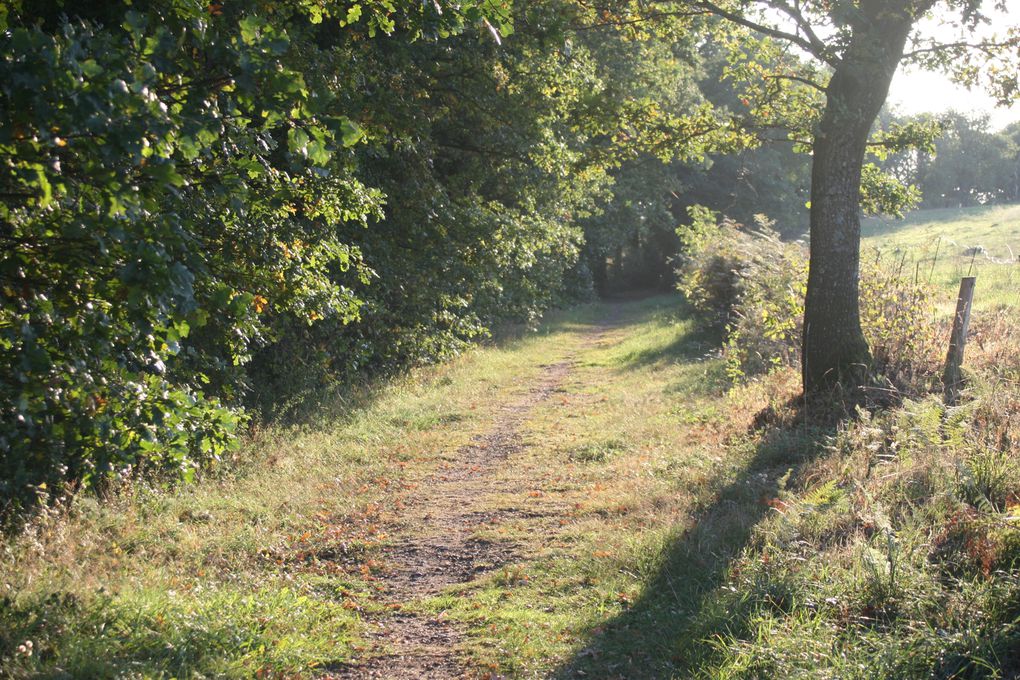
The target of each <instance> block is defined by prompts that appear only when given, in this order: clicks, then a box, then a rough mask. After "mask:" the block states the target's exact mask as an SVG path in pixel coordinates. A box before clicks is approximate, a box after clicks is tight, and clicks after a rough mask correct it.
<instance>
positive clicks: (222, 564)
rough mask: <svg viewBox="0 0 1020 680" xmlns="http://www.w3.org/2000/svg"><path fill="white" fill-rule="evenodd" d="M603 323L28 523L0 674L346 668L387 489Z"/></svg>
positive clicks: (519, 344) (18, 547)
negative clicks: (193, 473) (215, 467)
mask: <svg viewBox="0 0 1020 680" xmlns="http://www.w3.org/2000/svg"><path fill="white" fill-rule="evenodd" d="M599 312H600V310H596V309H595V308H593V307H580V308H577V309H575V310H572V311H571V312H569V313H564V314H561V315H559V316H558V317H557V318H556V319H554V320H552V321H550V322H549V323H547V324H546V325H545V326H544V327H543V329H542V330H541V332H540V333H537V334H531V335H529V336H527V337H525V338H523V339H520V340H516V341H512V342H509V343H506V344H504V345H502V346H497V345H494V346H491V347H480V348H477V349H475V350H473V351H470V352H468V353H466V355H465V356H463V357H461V358H460V359H457V360H454V361H452V362H450V363H448V364H446V365H444V366H440V367H435V368H431V369H428V370H422V371H418V372H415V373H413V374H412V375H409V376H407V377H406V378H404V379H400V380H396V381H394V382H392V383H390V384H388V385H382V386H377V387H375V388H373V389H366V390H364V392H363V393H362V394H360V395H352V397H351V398H350V399H349V400H348V402H347V403H346V404H340V405H338V406H337V408H335V409H325V410H324V411H323V412H322V413H321V414H320V417H319V419H318V420H317V421H316V422H313V423H310V424H307V425H304V426H301V427H288V428H284V427H275V426H274V427H268V428H266V429H264V430H262V431H259V432H255V433H253V434H252V435H251V436H250V437H249V438H248V439H247V441H246V442H245V443H244V445H243V447H242V451H241V452H240V454H239V456H238V458H237V460H235V461H233V462H232V464H231V466H230V467H229V468H228V469H227V470H224V471H222V472H221V473H219V474H218V475H212V476H208V477H207V478H206V479H203V480H201V481H200V482H199V483H197V484H195V485H193V486H190V487H185V488H182V489H179V490H176V491H175V490H162V489H154V488H149V487H146V486H144V485H141V484H139V485H133V486H125V487H123V488H121V489H116V490H113V491H112V492H111V493H110V494H109V495H108V497H106V498H104V499H103V500H101V501H100V500H97V499H95V498H92V497H88V496H82V497H79V498H75V499H74V500H73V502H68V503H65V504H63V505H62V506H61V507H58V508H55V509H53V510H51V511H48V512H46V513H44V514H43V515H41V516H39V517H37V518H36V519H35V520H34V521H33V522H31V523H30V525H29V526H28V527H26V529H25V531H24V532H22V533H21V534H19V535H17V536H14V537H9V538H7V539H6V540H5V541H4V543H3V545H2V552H0V588H2V590H0V670H2V672H0V675H3V676H4V677H15V678H17V677H36V676H39V675H42V676H61V675H64V676H69V677H114V676H123V675H125V674H131V675H133V676H137V677H252V676H253V675H256V674H258V673H260V672H261V673H263V674H268V675H269V676H272V677H276V676H282V677H292V676H304V675H313V674H314V673H315V672H316V670H315V669H321V668H324V667H331V666H335V665H336V664H339V663H342V662H344V661H347V660H349V659H350V658H351V655H352V653H353V651H354V649H355V646H356V645H358V644H361V643H359V641H358V640H359V636H360V634H361V633H362V632H363V631H362V630H361V625H362V624H361V622H360V617H359V612H361V611H366V610H372V609H373V608H375V607H378V606H379V604H378V603H377V602H376V601H375V599H374V589H373V582H372V581H371V580H370V578H369V577H370V576H371V571H372V564H373V562H372V559H373V556H375V555H377V554H378V552H379V549H380V547H381V546H382V545H384V544H385V542H386V540H387V538H386V536H385V534H384V533H383V532H382V531H380V530H379V526H380V525H382V524H384V523H385V522H386V521H387V519H388V517H389V516H390V515H391V513H392V508H389V507H388V505H387V503H386V501H387V498H388V496H389V494H390V491H391V490H392V489H397V488H399V487H400V486H401V485H404V484H414V483H417V482H420V481H421V479H423V478H424V477H426V476H427V475H428V474H429V472H430V471H431V470H433V469H435V467H436V465H438V464H439V463H440V462H441V461H442V460H443V459H444V458H446V457H448V456H449V455H451V454H452V452H453V451H455V450H456V449H457V448H459V447H460V446H462V445H464V444H465V443H467V442H468V441H470V439H471V437H472V436H473V435H474V434H476V433H477V432H478V431H479V430H480V428H485V427H487V423H488V422H489V421H491V419H492V417H494V414H495V412H496V411H495V409H498V407H499V406H500V404H502V403H504V402H505V401H507V400H511V399H512V398H513V395H515V394H518V393H520V392H521V391H522V390H525V389H527V385H528V382H529V380H530V379H531V378H532V377H533V376H535V375H537V374H538V373H539V372H540V371H541V370H542V369H541V366H542V364H543V363H545V362H546V361H548V360H549V358H550V357H551V356H552V357H555V356H556V355H557V353H558V352H560V351H562V350H561V345H562V344H563V342H564V339H565V338H572V337H575V336H576V331H577V330H578V329H584V328H587V325H586V324H587V323H589V322H590V319H591V317H592V316H593V315H595V314H598V313H599ZM351 403H354V404H358V405H357V406H351V405H350V404H351Z"/></svg>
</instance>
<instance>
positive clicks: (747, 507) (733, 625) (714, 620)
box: [552, 403, 836, 680]
mask: <svg viewBox="0 0 1020 680" xmlns="http://www.w3.org/2000/svg"><path fill="white" fill-rule="evenodd" d="M788 406H790V407H792V408H793V409H794V417H793V418H790V419H788V420H787V422H789V423H792V424H789V425H786V426H783V427H777V428H776V429H773V430H771V432H769V433H768V434H767V435H765V436H764V437H763V439H762V440H761V441H760V442H759V443H758V445H757V446H756V448H755V450H754V451H753V453H752V454H751V456H750V458H749V460H748V461H747V463H746V465H744V466H743V467H742V468H741V469H740V470H739V471H738V473H737V474H736V476H735V477H733V478H730V479H728V480H726V481H722V480H721V481H720V488H719V490H718V492H717V493H715V494H714V495H713V497H712V500H711V501H710V502H708V503H707V504H706V505H705V506H704V507H702V508H701V509H700V512H698V519H697V521H696V522H695V523H694V524H693V526H691V527H689V528H687V529H685V530H683V531H682V532H681V533H678V534H677V536H676V537H675V539H674V540H673V541H672V543H671V544H670V545H669V546H668V547H667V548H666V549H665V551H664V552H663V555H662V561H661V564H660V565H659V567H658V569H657V572H656V573H655V575H654V576H653V577H652V578H651V579H649V580H648V581H647V582H646V584H645V587H644V590H643V591H642V594H641V595H640V597H639V598H638V599H637V600H636V601H635V602H634V603H633V604H632V605H631V606H630V607H629V608H628V609H627V610H626V611H624V612H623V613H621V614H619V615H618V616H616V617H615V618H613V619H611V620H609V621H608V622H606V623H605V624H603V625H601V626H599V627H598V628H596V629H595V630H594V631H592V633H591V637H590V639H589V641H588V644H587V645H586V646H585V647H584V648H583V649H582V650H581V651H580V652H578V653H577V654H575V656H574V657H573V658H572V659H570V660H569V661H568V662H567V663H565V664H564V665H563V666H561V667H560V668H559V669H557V670H556V671H555V672H554V674H553V676H552V677H555V678H562V679H566V678H606V679H615V678H620V679H623V678H626V679H627V680H636V679H641V678H648V679H649V680H651V679H655V680H662V679H665V678H672V677H675V678H690V677H694V676H696V675H697V674H698V673H699V671H702V670H704V669H706V668H708V667H711V665H712V661H713V655H714V654H715V651H714V648H713V647H712V645H711V644H710V641H711V640H712V639H713V638H716V637H718V636H723V635H739V634H741V632H742V630H743V629H744V628H746V626H747V621H748V619H749V616H750V615H751V613H752V612H753V611H754V610H755V609H756V608H757V607H759V606H763V603H764V604H767V606H777V603H780V605H779V606H781V602H782V599H783V598H782V593H780V592H776V593H773V592H768V588H769V587H770V586H768V585H766V586H765V587H764V588H763V590H762V592H761V593H754V594H752V596H751V597H750V598H749V599H748V600H746V601H742V602H741V604H740V607H739V610H732V609H729V610H728V609H727V608H726V607H725V606H724V605H723V604H721V599H720V598H719V594H721V593H722V592H723V589H725V588H726V587H727V585H728V584H727V579H728V576H729V571H730V566H731V565H732V563H733V561H734V560H735V559H736V558H738V557H739V556H740V554H741V551H742V550H743V549H744V547H745V546H747V545H748V541H749V540H750V539H751V536H752V532H753V530H754V527H755V526H756V525H757V524H758V523H759V522H761V521H762V519H764V518H765V516H766V514H767V513H768V512H771V508H770V506H769V505H768V502H767V501H769V500H770V499H772V498H774V497H775V496H776V493H777V491H778V488H779V480H780V479H781V478H782V477H784V476H785V475H786V474H787V473H788V472H789V471H790V470H791V469H792V470H793V475H792V477H794V479H793V480H791V481H795V477H796V474H797V470H798V469H802V468H803V464H804V463H806V462H808V461H810V460H811V459H812V458H814V457H815V456H816V455H818V453H819V452H820V451H821V442H823V441H824V439H825V436H826V435H827V434H831V433H832V432H834V431H835V427H836V421H835V420H830V421H828V422H823V423H814V422H812V423H808V422H806V421H805V418H804V416H803V412H802V411H803V408H802V406H801V405H800V404H795V403H791V404H790V405H788ZM759 596H760V597H759ZM756 598H757V599H759V600H760V601H758V602H756V601H754V600H755V599H756Z"/></svg>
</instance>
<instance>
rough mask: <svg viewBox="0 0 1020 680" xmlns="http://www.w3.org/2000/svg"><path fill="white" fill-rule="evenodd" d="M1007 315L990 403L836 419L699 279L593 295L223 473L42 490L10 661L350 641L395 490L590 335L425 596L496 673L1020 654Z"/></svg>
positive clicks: (0, 610)
mask: <svg viewBox="0 0 1020 680" xmlns="http://www.w3.org/2000/svg"><path fill="white" fill-rule="evenodd" d="M605 318H613V319H614V320H615V322H614V325H613V326H611V327H610V328H608V330H606V331H605V332H604V333H603V334H601V335H600V336H598V338H599V339H598V340H597V341H593V340H592V337H593V336H592V335H591V333H592V330H593V328H596V327H597V326H596V324H597V323H598V322H599V321H600V320H602V319H605ZM989 318H992V319H993V320H994V323H991V322H989V321H987V320H979V321H978V323H977V324H976V326H975V328H976V331H977V335H976V337H975V339H974V341H973V343H972V351H971V350H969V351H971V354H970V355H969V356H970V360H969V365H970V368H971V387H970V390H969V392H968V401H967V403H966V404H964V405H963V406H960V407H958V408H955V409H946V408H945V407H944V406H942V405H941V403H940V401H939V400H938V399H936V398H926V397H918V398H917V399H915V400H913V401H907V402H906V403H904V404H903V405H902V406H899V407H895V408H890V409H888V410H886V411H882V412H876V413H874V414H868V413H866V412H861V413H860V414H859V415H858V417H857V418H856V419H854V420H850V421H844V422H842V423H837V422H831V421H826V420H824V419H819V418H817V417H813V416H812V415H811V414H810V413H805V412H804V410H803V408H802V407H801V406H800V405H798V403H797V402H796V401H794V400H793V397H794V396H795V395H796V393H797V390H798V379H797V376H796V375H795V374H794V373H793V372H792V371H790V370H788V369H780V370H777V371H774V372H773V373H771V374H770V375H769V376H767V377H766V378H764V379H761V380H758V381H754V382H750V383H748V384H744V385H740V386H737V387H733V386H732V385H731V384H730V382H729V380H728V378H727V376H726V372H725V366H724V365H723V360H722V359H720V358H719V357H718V352H717V350H716V348H715V344H716V342H717V339H713V338H712V337H711V336H707V335H705V334H704V333H702V332H700V331H699V330H698V328H697V327H696V326H695V324H694V323H693V321H692V320H691V318H690V316H689V311H688V310H687V309H686V308H685V307H684V305H683V304H682V303H681V302H680V301H679V300H678V299H677V298H676V297H675V296H660V297H656V298H649V299H646V300H642V301H637V302H629V303H616V304H609V305H589V306H585V307H581V308H578V309H575V310H571V311H570V312H567V313H564V314H561V315H559V316H557V317H556V318H554V319H552V320H550V322H548V323H547V324H545V325H544V326H543V327H542V328H541V329H540V331H539V332H538V333H535V334H530V335H527V336H525V337H523V338H521V339H518V340H513V341H509V342H506V343H503V344H500V345H494V346H490V347H483V348H477V349H475V350H472V351H470V352H468V353H466V354H465V355H464V356H463V357H461V358H459V359H457V360H455V361H453V362H451V363H449V364H447V365H444V366H440V367H434V368H430V369H428V370H423V371H420V372H418V373H416V374H414V375H411V376H408V377H407V378H406V379H403V380H399V381H396V382H394V383H392V384H390V385H387V386H382V387H379V388H377V389H375V390H369V391H366V393H365V394H364V395H361V398H360V399H358V400H357V404H358V405H357V406H351V405H350V404H348V405H346V406H343V407H340V408H337V409H336V410H334V411H332V412H326V413H323V414H322V418H321V420H320V421H319V422H317V423H313V424H310V425H307V426H304V427H302V428H290V429H285V428H276V427H271V428H267V429H266V430H264V431H262V432H258V433H254V434H253V436H252V438H251V441H250V442H249V443H247V444H246V446H245V450H244V452H243V454H242V459H241V460H239V461H237V462H236V463H235V467H234V469H233V470H234V471H233V472H231V473H229V474H228V473H224V474H221V475H220V476H219V477H209V478H206V479H204V480H202V481H201V482H200V483H198V484H196V485H194V486H192V487H189V488H186V489H181V490H178V491H168V490H159V489H148V488H145V487H141V486H134V487H125V488H124V489H121V490H120V491H119V492H117V493H115V494H113V495H112V496H111V497H110V498H107V499H104V500H103V501H101V502H100V501H97V500H94V499H89V498H79V499H76V500H75V501H74V502H73V503H69V504H68V505H67V506H66V507H64V508H58V509H56V510H54V511H52V512H49V513H47V514H45V515H43V516H41V517H39V518H38V519H37V520H36V521H34V522H33V523H32V524H31V525H30V526H29V528H28V529H27V530H26V531H25V532H24V533H23V534H21V535H19V536H17V537H14V538H11V539H9V540H8V541H7V542H6V543H5V544H4V546H3V553H2V555H0V583H2V587H3V589H4V591H3V593H2V594H0V597H2V598H3V599H2V600H0V669H2V672H3V675H4V676H5V677H13V678H19V677H38V676H43V677H60V676H70V677H114V676H125V675H132V676H134V677H222V676H226V677H252V676H261V677H304V676H314V675H316V674H317V673H321V672H324V671H328V670H329V669H331V668H335V667H337V666H338V665H339V664H342V663H343V662H344V661H346V660H349V659H350V658H351V657H352V655H356V654H357V652H358V650H359V649H360V648H361V646H363V645H365V644H366V643H365V641H364V639H363V638H362V636H363V634H364V632H365V631H364V629H363V623H362V616H363V615H364V614H365V613H367V612H373V611H378V610H380V609H381V608H383V607H385V603H384V602H382V599H381V598H380V597H379V596H377V592H378V589H379V581H378V580H377V578H376V576H377V574H376V570H377V567H378V558H379V556H380V551H381V548H382V547H383V546H385V545H386V542H387V540H388V537H387V536H386V535H385V527H386V526H387V524H388V523H389V522H391V521H392V520H394V519H395V518H396V517H397V516H398V515H399V508H398V507H395V505H394V502H393V498H394V497H395V492H396V491H397V490H399V489H400V488H403V487H407V486H411V485H416V484H421V483H422V482H423V481H424V480H425V479H427V477H428V475H429V474H430V473H431V472H432V471H434V470H435V469H437V466H440V465H442V464H443V462H444V461H447V460H449V459H450V458H451V456H453V455H454V452H455V451H456V450H457V449H458V448H459V447H461V446H463V445H464V444H465V443H467V442H469V441H470V440H471V438H472V437H473V436H474V435H476V434H479V433H482V432H486V431H488V428H490V427H491V423H492V422H493V420H494V419H496V418H497V416H498V414H499V412H500V410H499V409H500V405H501V404H505V403H513V402H515V401H518V400H520V398H521V396H522V395H524V394H526V393H528V390H529V389H531V386H532V385H533V381H534V379H535V378H536V376H539V375H540V374H541V371H542V367H543V366H545V365H548V364H550V363H553V362H557V361H561V360H562V359H563V358H564V357H567V356H573V357H574V367H573V370H572V372H571V373H570V374H569V376H568V377H567V379H566V380H565V382H564V383H563V384H562V385H560V387H559V388H558V389H557V391H555V392H554V393H553V394H552V396H551V397H550V398H548V399H546V400H544V401H542V402H540V403H539V405H538V406H536V407H535V408H534V409H533V410H532V411H531V412H530V413H529V415H528V418H527V420H526V422H524V423H523V424H522V425H521V427H520V432H519V434H520V436H521V438H522V440H523V441H524V442H525V444H527V446H526V448H525V449H524V450H523V452H521V453H520V454H515V457H514V458H513V460H512V461H510V462H511V463H512V464H507V465H505V466H502V467H501V468H499V469H498V470H497V472H495V473H494V474H496V475H497V476H498V478H499V479H497V480H496V481H497V483H496V484H495V485H494V486H493V488H495V489H503V490H504V491H501V492H497V493H493V494H492V495H489V496H486V497H484V498H479V499H477V503H476V504H477V506H478V507H476V508H472V509H471V510H472V511H478V513H479V515H478V516H482V517H490V518H491V519H490V520H488V521H485V522H483V523H481V524H479V525H478V526H477V528H476V529H475V532H476V534H477V537H478V538H480V539H488V540H498V541H501V542H507V543H510V544H512V545H513V548H514V550H513V554H514V555H515V556H516V558H515V559H514V561H512V562H510V563H508V564H506V565H504V566H503V567H501V568H498V569H496V570H494V571H491V572H487V573H484V574H482V575H480V576H479V577H478V578H476V579H475V580H473V581H471V582H469V583H466V584H463V585H458V586H454V587H452V588H450V589H449V590H447V591H446V592H443V593H442V594H440V595H438V596H436V597H432V598H430V599H427V600H424V601H420V602H416V603H413V605H411V606H412V607H413V608H417V609H420V610H423V611H426V612H429V613H431V614H434V615H436V616H442V617H444V618H449V619H452V620H455V621H458V622H460V623H461V625H463V626H464V627H465V629H466V630H467V633H468V634H467V637H466V639H465V641H464V643H463V647H462V648H461V649H458V650H457V651H458V652H459V653H462V654H464V655H466V656H467V657H468V658H470V659H472V660H473V662H474V665H475V666H476V667H477V668H479V669H480V670H479V675H480V676H481V677H484V676H485V675H486V674H488V675H489V677H495V676H499V675H502V676H506V677H515V678H531V677H534V678H538V677H553V678H607V679H611V678H627V679H637V680H640V679H641V678H648V679H652V678H655V679H661V678H678V679H679V678H765V677H790V678H929V677H936V678H994V677H1014V676H1015V675H1016V674H1017V673H1020V623H1018V622H1020V519H1018V514H1017V513H1020V455H1018V454H1020V451H1018V448H1017V447H1018V445H1020V396H1018V395H1020V363H1018V360H1017V357H1018V356H1020V347H1018V340H1017V338H1018V337H1020V333H1018V330H1017V327H1016V322H1015V321H1014V320H1013V319H1012V316H1011V315H1010V314H1008V313H1000V314H997V315H994V316H991V315H989ZM762 414H767V417H765V418H763V417H762ZM500 482H504V483H500ZM498 510H504V511H506V512H503V513H500V512H495V511H498ZM28 643H31V647H29V646H28Z"/></svg>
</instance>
